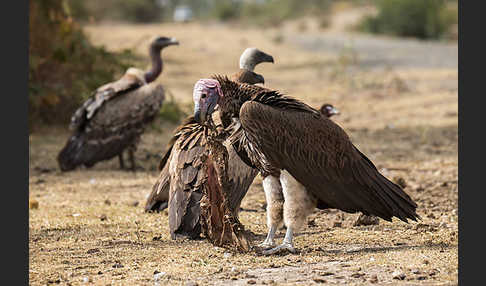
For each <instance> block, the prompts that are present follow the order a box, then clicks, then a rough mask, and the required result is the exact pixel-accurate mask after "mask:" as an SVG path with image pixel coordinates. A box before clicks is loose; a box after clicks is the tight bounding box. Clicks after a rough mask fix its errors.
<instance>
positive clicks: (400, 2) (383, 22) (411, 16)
mask: <svg viewBox="0 0 486 286" xmlns="http://www.w3.org/2000/svg"><path fill="white" fill-rule="evenodd" d="M375 3H376V6H377V8H378V14H377V15H376V16H369V17H367V18H365V19H364V20H363V22H362V24H361V30H362V31H365V32H370V33H377V34H390V35H395V36H403V37H417V38H420V39H439V38H443V37H447V36H448V33H449V32H450V29H451V27H452V25H454V24H457V1H446V0H377V1H375ZM447 4H451V5H447Z"/></svg>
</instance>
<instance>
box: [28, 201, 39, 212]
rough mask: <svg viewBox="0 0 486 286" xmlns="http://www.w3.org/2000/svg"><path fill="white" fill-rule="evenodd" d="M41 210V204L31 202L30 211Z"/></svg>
mask: <svg viewBox="0 0 486 286" xmlns="http://www.w3.org/2000/svg"><path fill="white" fill-rule="evenodd" d="M38 208H39V202H38V201H36V200H30V201H29V209H31V210H36V209H38Z"/></svg>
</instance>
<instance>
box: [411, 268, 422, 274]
mask: <svg viewBox="0 0 486 286" xmlns="http://www.w3.org/2000/svg"><path fill="white" fill-rule="evenodd" d="M410 272H412V274H420V270H418V269H412V270H411V271H410Z"/></svg>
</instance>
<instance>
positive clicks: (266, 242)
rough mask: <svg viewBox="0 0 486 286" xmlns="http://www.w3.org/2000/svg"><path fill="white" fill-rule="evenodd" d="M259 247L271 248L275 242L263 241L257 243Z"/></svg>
mask: <svg viewBox="0 0 486 286" xmlns="http://www.w3.org/2000/svg"><path fill="white" fill-rule="evenodd" d="M257 246H258V247H259V248H262V249H270V248H273V247H275V242H274V241H267V240H265V241H263V242H262V243H260V244H258V245H257Z"/></svg>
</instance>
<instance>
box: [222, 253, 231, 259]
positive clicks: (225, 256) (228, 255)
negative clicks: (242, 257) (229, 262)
mask: <svg viewBox="0 0 486 286" xmlns="http://www.w3.org/2000/svg"><path fill="white" fill-rule="evenodd" d="M231 256H232V254H231V253H229V252H225V253H224V254H223V257H224V258H230V257H231Z"/></svg>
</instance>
